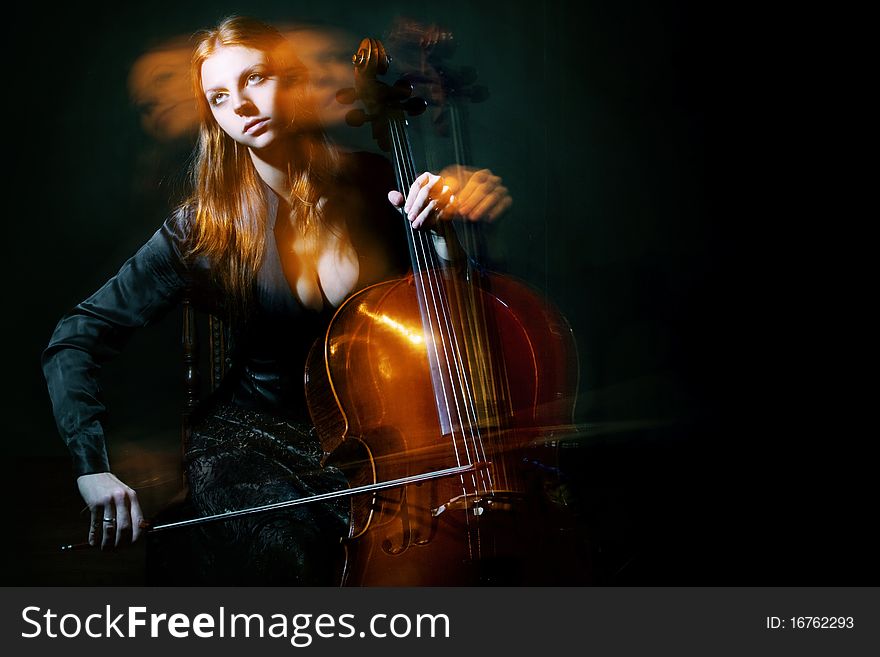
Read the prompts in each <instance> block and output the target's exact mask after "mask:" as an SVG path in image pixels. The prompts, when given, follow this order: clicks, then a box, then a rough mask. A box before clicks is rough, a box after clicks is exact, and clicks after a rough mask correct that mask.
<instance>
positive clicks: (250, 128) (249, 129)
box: [242, 118, 269, 135]
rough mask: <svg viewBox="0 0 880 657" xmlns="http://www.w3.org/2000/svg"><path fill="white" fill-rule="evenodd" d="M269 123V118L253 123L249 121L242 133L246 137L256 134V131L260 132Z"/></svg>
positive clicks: (256, 120)
mask: <svg viewBox="0 0 880 657" xmlns="http://www.w3.org/2000/svg"><path fill="white" fill-rule="evenodd" d="M268 122H269V119H268V118H264V119H254V120H253V121H248V122H247V123H246V124H245V125H244V130H242V132H243V133H244V134H246V135H247V134H253V133H255V132H256V131H258V130H260V129H262V128H264V127H265V126H266V124H267V123H268Z"/></svg>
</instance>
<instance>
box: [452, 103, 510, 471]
mask: <svg viewBox="0 0 880 657" xmlns="http://www.w3.org/2000/svg"><path fill="white" fill-rule="evenodd" d="M448 107H449V117H450V122H451V124H452V139H453V149H454V154H455V161H456V162H458V163H461V162H465V161H466V158H468V152H467V150H468V149H467V144H466V143H465V139H464V131H463V129H462V127H461V124H462V122H461V117H460V114H459V105H458V103H457V102H456V100H455V98H450V99H449V101H448ZM461 171H462V167H461V166H460V165H459V167H458V172H459V173H461ZM459 179H461V178H459ZM472 228H473V227H472V226H471V225H469V224H468V225H466V228H465V230H464V235H465V240H466V242H467V245H468V249H469V251H470V253H472V254H477V252H478V250H479V247H478V244H477V242H478V239H477V231H476V229H472ZM475 257H476V256H475ZM465 286H466V288H467V295H468V306H469V309H470V313H469V317H470V318H472V319H473V320H474V321H473V322H472V323H469V324H468V335H469V336H470V338H471V341H472V343H473V345H474V352H475V353H476V357H475V359H473V360H471V361H469V362H476V365H477V368H478V370H479V375H478V383H479V386H480V388H479V389H480V393H481V395H482V398H481V399H482V405H481V406H482V409H483V411H484V418H485V422H484V424H483V426H485V427H486V433H487V436H486V437H487V441H488V442H489V444H490V445H491V446H492V447H493V449H492V451H493V452H494V451H496V450H497V449H498V448H499V440H498V438H499V436H500V431H501V428H502V427H501V424H502V422H501V419H502V418H504V417H509V415H504V414H502V413H501V411H500V406H499V403H498V401H499V400H498V397H499V396H500V395H501V389H500V387H499V382H498V378H496V376H495V374H496V368H497V367H498V366H499V363H498V361H497V359H496V358H495V356H494V354H493V351H492V341H491V340H490V339H489V335H488V325H487V323H486V307H485V296H484V294H479V297H480V302H479V304H478V303H477V299H476V297H477V296H478V294H477V287H478V286H477V285H475V284H474V282H473V280H472V279H471V278H469V279H468V280H467V281H466V283H465ZM501 366H502V367H503V363H502V364H501ZM500 378H501V379H502V380H504V381H505V383H506V384H507V383H508V382H507V376H506V368H505V371H504V376H503V377H500ZM505 388H506V389H508V391H509V384H508V385H505ZM509 399H510V397H509V394H508V395H507V397H506V400H507V401H508V402H509ZM508 406H509V404H508ZM507 410H508V411H511V410H512V409H510V408H508V409H507ZM483 454H484V456H483V458H485V451H484V452H483ZM505 464H506V461H504V462H503V463H502V464H501V465H502V467H503V468H504V466H505ZM499 474H500V475H501V476H500V477H499V478H500V479H501V480H503V481H504V485H506V481H507V475H506V468H504V469H503V470H501V471H500V473H499Z"/></svg>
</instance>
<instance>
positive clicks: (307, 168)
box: [187, 16, 338, 312]
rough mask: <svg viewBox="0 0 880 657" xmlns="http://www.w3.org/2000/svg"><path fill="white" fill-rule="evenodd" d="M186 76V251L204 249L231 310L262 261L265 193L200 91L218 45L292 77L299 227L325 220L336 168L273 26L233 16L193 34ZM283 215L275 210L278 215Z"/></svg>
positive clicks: (315, 226) (309, 231)
mask: <svg viewBox="0 0 880 657" xmlns="http://www.w3.org/2000/svg"><path fill="white" fill-rule="evenodd" d="M197 38H198V40H197V42H196V45H195V48H194V50H193V56H192V68H191V71H192V80H193V84H194V87H195V94H196V99H197V103H198V107H199V118H200V127H199V140H198V145H197V146H196V150H195V154H194V158H193V163H192V179H193V180H192V182H193V185H192V188H193V191H192V196H191V197H190V199H189V200H188V201H187V205H189V206H190V207H191V208H193V209H194V210H195V217H194V223H193V227H192V228H193V231H192V235H191V240H192V241H191V246H190V255H191V256H195V255H203V256H205V257H207V258H208V260H209V262H210V263H211V265H212V271H213V272H214V276H215V279H216V280H217V282H218V283H219V284H220V285H221V286H222V287H223V288H224V290H225V291H226V292H227V295H228V305H229V308H230V310H232V311H233V312H235V311H243V310H244V308H245V307H246V306H247V303H248V300H249V299H250V296H251V289H252V284H253V281H254V278H255V276H256V273H257V271H258V270H259V268H260V264H261V263H262V261H263V256H264V245H265V231H266V222H265V220H264V215H265V211H266V204H267V198H266V193H265V191H264V186H263V184H262V182H261V181H260V179H259V177H258V175H257V172H256V169H255V168H254V165H253V162H252V161H251V158H250V154H249V153H248V149H247V147H245V146H242V145H241V144H239V143H237V142H235V141H234V140H233V139H232V138H231V137H230V136H229V135H227V134H226V133H225V132H224V131H223V129H222V128H221V127H220V126H219V124H218V123H217V121H216V120H215V119H214V116H213V114H212V113H211V108H210V107H209V105H208V101H207V99H206V98H205V94H204V93H203V91H202V74H201V73H202V64H203V63H204V61H205V60H206V59H207V58H208V57H210V56H211V55H212V54H213V53H214V52H216V50H217V49H218V48H221V47H224V46H244V47H247V48H253V49H256V50H261V51H263V52H265V53H266V54H267V57H269V59H270V65H271V66H272V68H273V69H274V70H276V71H278V72H279V79H280V81H281V83H282V84H287V85H293V98H294V112H295V119H294V120H295V125H294V126H293V129H294V130H293V132H292V134H291V139H290V147H291V149H292V151H295V152H292V157H291V158H290V160H291V162H293V163H298V164H293V165H291V166H290V168H289V169H288V179H289V183H290V194H289V198H288V202H289V204H290V207H291V216H290V221H291V222H292V223H293V224H294V226H295V227H296V228H297V229H298V230H299V231H300V234H302V235H304V236H306V237H309V238H311V239H314V238H315V236H316V233H317V231H318V230H319V229H320V227H321V226H322V225H323V223H324V217H323V213H322V211H321V203H319V200H320V198H321V195H322V193H323V192H324V190H325V189H326V186H327V185H328V184H330V182H331V181H332V179H333V176H334V174H335V173H336V171H337V168H338V157H337V154H336V151H335V150H334V149H333V148H332V146H331V145H330V142H329V140H328V139H327V137H326V134H325V133H324V131H323V129H322V128H321V126H320V122H319V120H318V117H317V112H316V110H315V107H314V103H313V102H312V101H311V99H310V97H309V93H308V72H307V71H306V69H305V66H303V64H302V62H301V61H300V60H299V59H298V58H297V57H296V55H294V54H293V52H292V50H291V48H290V47H289V46H290V44H288V43H287V41H286V39H285V37H284V36H283V35H282V34H281V33H280V32H279V31H278V30H277V29H275V28H274V27H272V26H270V25H268V24H266V23H263V22H261V21H258V20H255V19H252V18H244V17H239V16H233V17H230V18H227V19H225V20H223V21H222V22H221V23H220V24H219V25H218V26H217V27H216V28H214V29H211V30H206V31H203V32H201V33H199V34H198V35H197ZM278 220H279V221H280V220H283V218H282V217H279V219H278Z"/></svg>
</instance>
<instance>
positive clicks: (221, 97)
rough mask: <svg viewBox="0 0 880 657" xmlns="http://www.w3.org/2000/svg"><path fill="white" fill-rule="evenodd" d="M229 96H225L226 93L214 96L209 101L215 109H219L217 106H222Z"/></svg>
mask: <svg viewBox="0 0 880 657" xmlns="http://www.w3.org/2000/svg"><path fill="white" fill-rule="evenodd" d="M227 95H228V94H225V93H222V94H214V95H213V96H211V97H210V98H209V99H208V102H209V103H210V104H211V105H213V106H214V107H217V106H218V105H220V104H221V103H222V102H223V101H224V100H226V96H227Z"/></svg>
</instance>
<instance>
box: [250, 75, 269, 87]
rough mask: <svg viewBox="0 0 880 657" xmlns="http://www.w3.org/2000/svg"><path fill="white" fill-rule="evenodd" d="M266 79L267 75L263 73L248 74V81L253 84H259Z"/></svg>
mask: <svg viewBox="0 0 880 657" xmlns="http://www.w3.org/2000/svg"><path fill="white" fill-rule="evenodd" d="M265 79H266V77H265V76H264V75H263V74H262V73H251V74H250V75H249V76H248V82H249V83H251V84H258V83H260V82H262V81H263V80H265Z"/></svg>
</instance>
